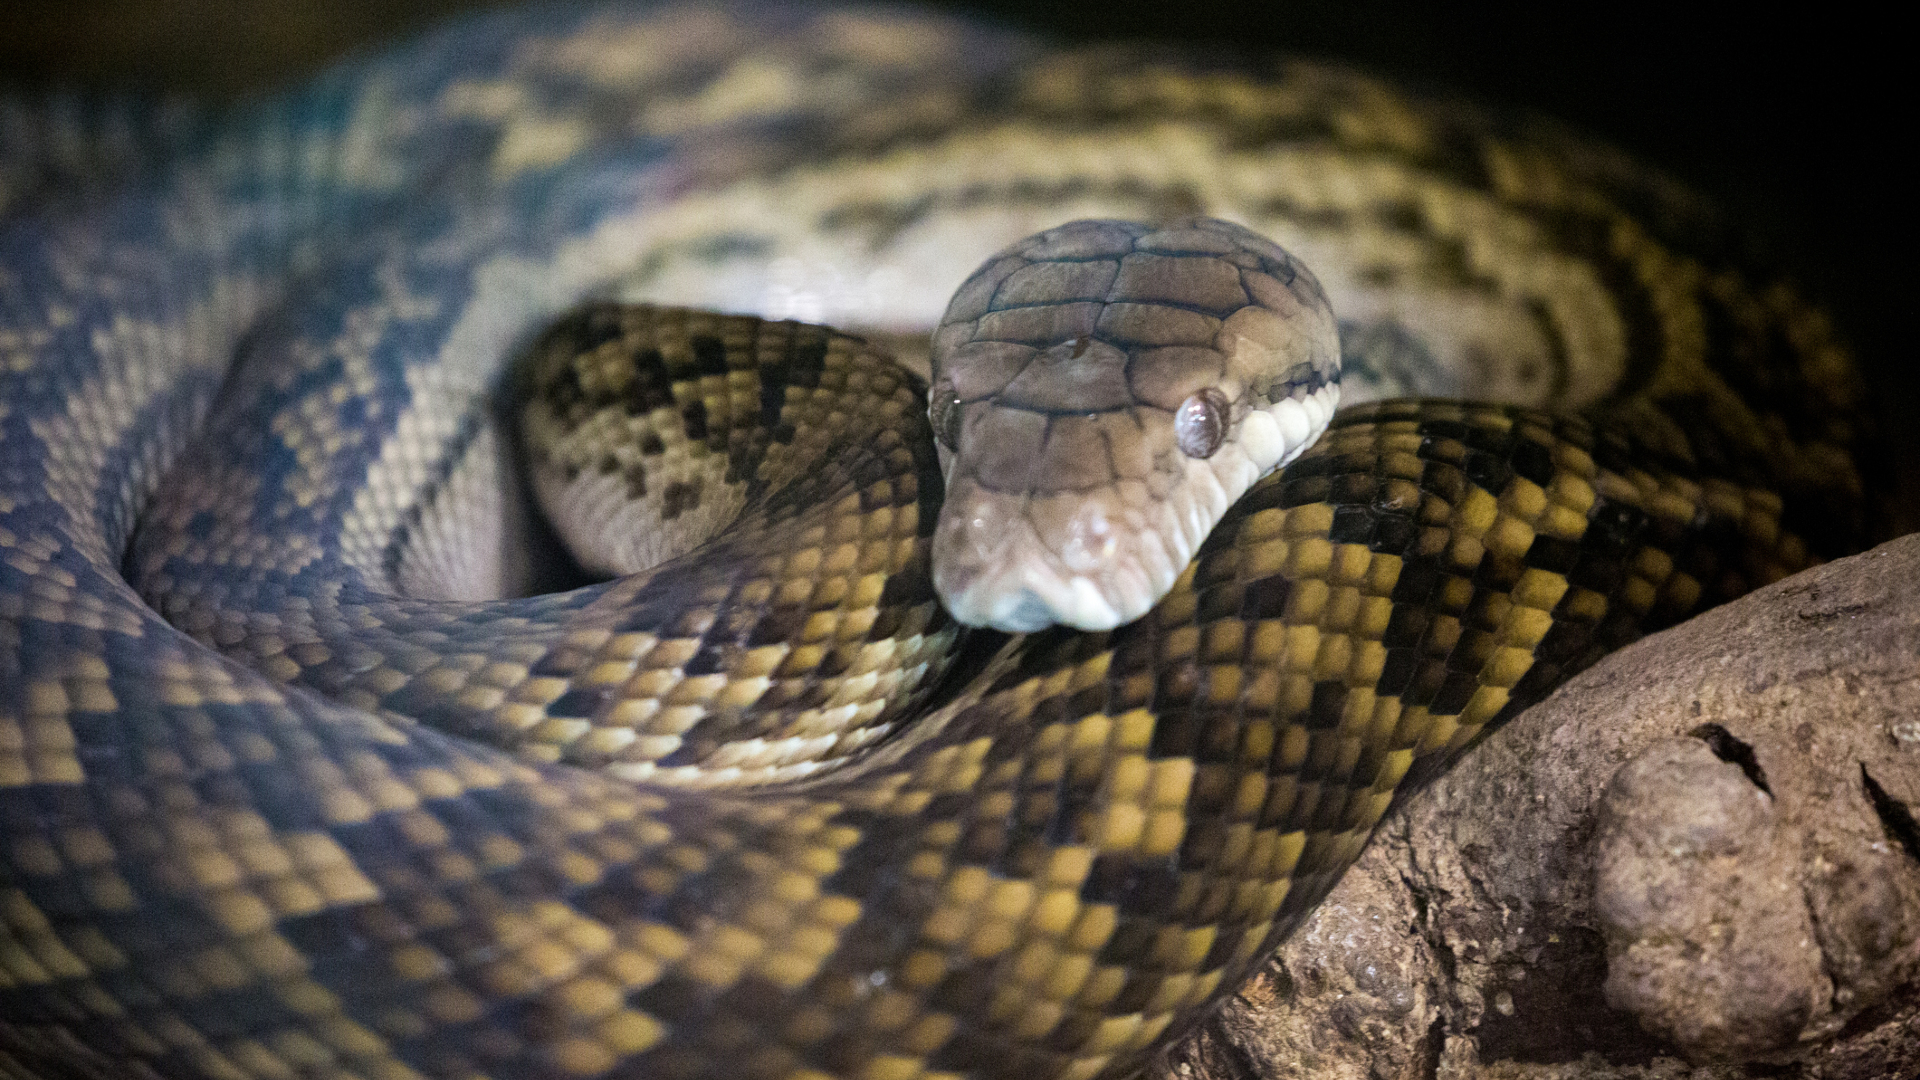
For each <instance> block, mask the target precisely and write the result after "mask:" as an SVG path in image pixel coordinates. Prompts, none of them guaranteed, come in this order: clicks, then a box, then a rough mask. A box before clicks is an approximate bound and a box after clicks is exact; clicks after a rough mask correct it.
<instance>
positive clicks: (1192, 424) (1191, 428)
mask: <svg viewBox="0 0 1920 1080" xmlns="http://www.w3.org/2000/svg"><path fill="white" fill-rule="evenodd" d="M1226 438H1227V395H1225V394H1223V393H1221V392H1220V391H1218V390H1216V389H1214V388H1213V387H1211V386H1209V387H1207V388H1206V389H1205V390H1201V391H1199V392H1198V393H1196V394H1194V395H1193V396H1192V397H1189V398H1188V399H1187V400H1185V401H1183V402H1181V403H1180V408H1179V411H1177V412H1175V413H1174V414H1173V441H1174V443H1175V444H1176V445H1178V446H1179V447H1180V452H1181V453H1183V454H1185V455H1187V456H1188V457H1190V458H1200V459H1203V460H1204V459H1206V458H1210V457H1212V456H1213V452H1214V451H1216V450H1218V449H1220V444H1221V443H1223V442H1225V441H1226Z"/></svg>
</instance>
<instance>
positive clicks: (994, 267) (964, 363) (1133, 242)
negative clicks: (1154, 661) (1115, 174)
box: [928, 218, 1340, 631]
mask: <svg viewBox="0 0 1920 1080" xmlns="http://www.w3.org/2000/svg"><path fill="white" fill-rule="evenodd" d="M1339 362H1340V350H1339V342H1338V339H1337V335H1336V331H1335V328H1334V320H1333V315H1332V312H1331V311H1330V310H1329V309H1328V306H1327V301H1326V297H1325V295H1324V294H1323V293H1322V292H1321V289H1320V285H1319V283H1318V282H1316V281H1315V280H1314V278H1313V276H1312V275H1311V274H1310V273H1308V272H1307V270H1306V269H1305V267H1303V266H1301V265H1300V264H1299V263H1298V262H1297V261H1295V260H1294V258H1293V257H1292V256H1290V255H1288V254H1287V253H1286V252H1285V251H1283V250H1282V249H1281V248H1280V247H1278V246H1277V245H1275V244H1273V243H1272V242H1270V241H1268V240H1266V239H1263V238H1262V237H1260V236H1258V235H1257V234H1255V233H1252V232H1250V231H1248V230H1247V229H1244V228H1242V227H1240V226H1238V225H1233V224H1230V223H1228V222H1224V221H1217V220H1214V219H1211V218H1188V219H1183V220H1180V221H1174V222H1170V223H1167V224H1164V225H1144V224H1138V223H1135V222H1125V221H1076V222H1072V223H1070V224H1067V225H1062V226H1060V227H1059V228H1056V229H1050V230H1048V231H1046V232H1043V233H1040V234H1038V235H1036V236H1033V237H1029V238H1028V239H1026V240H1023V241H1021V242H1020V243H1018V244H1015V245H1013V246H1012V247H1010V248H1008V249H1007V250H1005V251H1003V252H1001V253H1000V254H998V255H996V256H994V257H993V258H991V259H989V260H987V262H986V264H985V265H983V266H981V267H980V269H979V270H977V271H975V272H974V274H973V276H972V277H970V278H968V279H967V281H966V282H965V283H964V284H963V285H961V287H960V289H959V291H958V292H956V293H955V295H954V298H953V302H952V303H951V304H950V305H949V306H948V308H947V313H946V316H945V317H944V318H943V319H942V321H941V323H940V326H939V328H938V329H937V330H936V331H935V333H934V340H933V364H932V376H933V386H932V392H931V396H930V399H929V407H928V414H929V416H930V418H931V419H932V422H933V428H934V431H935V432H936V434H937V436H938V438H939V441H940V454H941V460H942V463H943V464H944V465H945V467H946V472H947V499H946V503H945V505H944V507H943V509H942V511H941V516H940V521H939V524H938V526H937V528H936V530H935V533H934V541H933V564H934V585H935V587H936V588H937V589H938V590H939V592H940V596H941V599H942V601H943V602H944V603H945V604H946V605H947V607H948V609H949V610H950V611H952V612H953V614H954V616H955V617H956V618H958V619H959V620H960V621H962V622H965V623H970V624H973V625H982V626H993V627H997V628H999V629H1002V630H1009V631H1030V630H1038V629H1041V628H1043V627H1046V626H1049V625H1053V624H1055V623H1059V624H1063V625H1067V626H1073V627H1078V628H1080V629H1083V630H1105V629H1111V628H1113V627H1115V626H1118V625H1120V624H1122V623H1126V622H1130V621H1132V620H1134V619H1136V618H1139V617H1140V616H1141V615H1143V614H1145V613H1146V611H1147V610H1148V609H1149V608H1151V607H1152V606H1153V604H1154V603H1156V602H1157V601H1158V600H1159V599H1160V597H1161V596H1163V595H1165V593H1166V592H1167V590H1168V589H1170V588H1171V587H1172V586H1173V583H1174V580H1175V579H1176V578H1177V577H1178V576H1179V574H1180V572H1181V571H1182V570H1184V569H1185V568H1186V565H1187V562H1188V561H1189V560H1190V559H1191V558H1192V556H1193V553H1194V551H1195V550H1196V549H1197V548H1198V547H1199V545H1200V542H1201V541H1202V540H1203V539H1204V538H1205V537H1206V534H1207V533H1208V532H1209V531H1210V530H1211V529H1212V528H1213V526H1214V524H1215V523H1216V522H1217V521H1219V519H1220V516H1221V515H1222V514H1223V513H1225V511H1226V509H1227V507H1228V506H1230V505H1232V503H1233V501H1234V500H1236V499H1238V498H1239V497H1240V495H1241V494H1242V493H1244V492H1245V491H1246V490H1247V488H1248V487H1250V486H1251V485H1252V484H1253V483H1254V481H1256V480H1258V479H1259V478H1260V477H1261V476H1264V475H1266V474H1267V473H1269V472H1271V471H1272V470H1273V469H1275V468H1277V467H1279V466H1280V465H1283V464H1285V463H1286V462H1288V461H1291V460H1293V458H1294V457H1296V456H1298V455H1299V453H1300V452H1301V451H1302V450H1304V449H1306V447H1307V446H1308V445H1310V444H1311V443H1312V442H1313V440H1314V439H1315V438H1318V437H1319V434H1320V432H1321V430H1323V429H1324V428H1325V426H1326V422H1327V420H1328V419H1329V418H1330V417H1331V416H1332V413H1333V408H1334V405H1335V404H1336V403H1337V402H1338V398H1339V385H1338V378H1339Z"/></svg>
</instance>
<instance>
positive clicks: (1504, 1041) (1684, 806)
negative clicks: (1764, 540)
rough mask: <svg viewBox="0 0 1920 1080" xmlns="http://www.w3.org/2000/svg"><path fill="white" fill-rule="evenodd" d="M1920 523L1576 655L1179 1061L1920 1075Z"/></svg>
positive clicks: (1246, 1066)
mask: <svg viewBox="0 0 1920 1080" xmlns="http://www.w3.org/2000/svg"><path fill="white" fill-rule="evenodd" d="M1917 809H1920V535H1915V536H1908V537H1905V538H1903V539H1900V540H1896V541H1893V542H1891V543H1888V544H1885V545H1883V546H1881V547H1879V548H1876V549H1875V550H1873V551H1871V552H1868V553H1866V554H1864V555H1860V556H1857V557H1855V558H1851V559H1846V560H1842V561H1840V562H1836V563H1833V564H1830V565H1828V566H1825V567H1820V568H1817V569H1815V570H1813V571H1810V572H1808V573H1806V574H1802V575H1799V576H1797V577H1794V578H1792V579H1790V580H1787V581H1783V582H1780V583H1778V584H1776V585H1774V586H1772V587H1770V588H1767V589H1764V590H1761V591H1760V592H1758V593H1755V594H1754V595H1752V596H1750V597H1748V598H1746V599H1744V600H1741V601H1739V602H1737V603H1734V604H1730V605H1728V606H1726V607H1724V608H1721V609H1719V610H1716V611H1713V612H1709V613H1707V614H1706V615H1704V616H1701V617H1700V618H1698V619H1694V620H1692V621H1691V622H1689V623H1687V624H1685V625H1683V626H1679V627H1675V628H1674V629H1672V630H1668V631H1666V632H1664V633H1661V634H1657V635H1654V636H1652V637H1649V638H1647V639H1646V640H1644V641H1642V642H1639V643H1638V644H1636V645H1634V646H1632V647H1630V648H1628V649H1625V650H1622V651H1621V652H1620V653H1618V654H1616V655H1614V656H1612V657H1609V658H1608V660H1607V661H1606V662H1604V663H1602V664H1600V665H1598V666H1596V667H1595V668H1593V669H1592V670H1590V671H1588V672H1586V673H1585V674H1583V675H1581V676H1580V677H1578V678H1575V679H1574V680H1572V681H1571V682H1570V683H1568V684H1567V685H1566V686H1565V687H1563V688H1562V689H1561V690H1560V691H1559V692H1558V693H1556V694H1554V695H1553V696H1552V697H1551V698H1550V699H1548V700H1547V701H1545V702H1543V703H1542V704H1541V705H1539V706H1537V707H1536V708H1534V709H1532V710H1530V711H1529V712H1527V713H1526V714H1525V715H1523V716H1522V717H1520V718H1519V719H1518V720H1516V721H1514V722H1513V723H1512V724H1510V725H1508V726H1507V728H1506V729H1504V730H1502V731H1500V732H1497V733H1496V734H1495V735H1493V736H1492V737H1490V738H1489V739H1488V740H1487V741H1486V742H1485V743H1484V744H1483V745H1481V746H1479V747H1478V748H1476V749H1475V750H1474V751H1473V752H1472V753H1471V754H1470V755H1469V756H1468V757H1467V758H1466V759H1465V760H1464V761H1462V762H1461V763H1460V764H1459V765H1457V766H1456V767H1455V768H1454V769H1453V770H1452V771H1451V772H1450V773H1449V774H1448V775H1447V776H1445V777H1443V778H1441V779H1440V780H1439V781H1437V782H1436V783H1434V784H1433V785H1431V786H1430V787H1428V788H1427V789H1426V790H1424V791H1422V792H1420V793H1419V794H1418V795H1417V796H1416V797H1414V798H1412V799H1410V800H1408V801H1407V802H1406V803H1405V805H1403V806H1401V807H1399V808H1398V809H1396V811H1395V812H1394V813H1392V814H1391V815H1389V817H1388V819H1387V821H1385V822H1384V823H1383V824H1382V826H1381V829H1380V831H1379V833H1378V834H1377V835H1376V837H1375V839H1374V842H1373V844H1372V845H1371V846H1370V847H1369V849H1368V851H1367V853H1366V854H1365V855H1364V856H1363V858H1362V859H1361V861H1360V862H1359V863H1358V864H1357V865H1356V866H1355V867H1354V868H1353V869H1352V870H1351V871H1349V872H1348V874H1347V876H1346V878H1345V879H1344V880H1343V881H1342V882H1341V885H1340V887H1339V889H1338V890H1336V891H1335V893H1334V894H1333V895H1332V896H1331V897H1330V898H1329V899H1328V900H1327V901H1326V902H1325V903H1324V904H1323V905H1322V906H1321V907H1320V908H1319V909H1318V911H1316V913H1315V915H1314V917H1313V918H1312V920H1311V921H1310V922H1309V923H1308V924H1307V926H1306V927H1304V928H1303V930H1302V931H1301V932H1300V933H1298V934H1296V935H1295V937H1294V939H1293V940H1292V941H1291V942H1289V943H1288V944H1287V946H1286V947H1285V948H1284V949H1283V950H1282V952H1281V953H1280V954H1279V955H1278V956H1276V957H1275V958H1274V960H1273V961H1272V962H1271V963H1270V964H1269V965H1268V967H1267V968H1266V970H1265V971H1264V972H1263V973H1262V974H1261V976H1260V977H1259V978H1257V979H1255V980H1254V981H1253V983H1252V984H1251V985H1249V986H1248V987H1247V988H1246V989H1245V990H1243V991H1242V992H1241V994H1240V995H1239V996H1238V997H1236V998H1235V999H1233V1000H1231V1001H1230V1002H1229V1003H1228V1004H1227V1006H1226V1007H1225V1008H1224V1009H1222V1010H1221V1011H1220V1012H1219V1014H1218V1015H1217V1016H1216V1017H1215V1018H1214V1019H1213V1020H1212V1021H1211V1022H1209V1023H1208V1024H1207V1025H1206V1026H1205V1027H1204V1028H1203V1029H1202V1030H1201V1031H1199V1032H1197V1033H1196V1035H1195V1037H1193V1038H1190V1039H1188V1040H1186V1041H1185V1042H1184V1043H1182V1044H1181V1045H1179V1046H1178V1047H1176V1048H1175V1049H1174V1050H1173V1051H1172V1052H1171V1053H1169V1054H1168V1055H1167V1057H1166V1059H1165V1060H1164V1061H1163V1062H1162V1063H1161V1065H1160V1067H1159V1070H1158V1071H1159V1075H1161V1076H1163V1077H1180V1078H1184V1080H1228V1078H1235V1080H1239V1078H1250V1077H1262V1078H1272V1077H1315V1078H1321V1077H1325V1078H1333V1080H1402V1078H1405V1080H1415V1078H1418V1080H1430V1078H1432V1080H1469V1078H1496V1077H1497V1078H1501V1080H1522V1078H1526V1080H1547V1078H1553V1080H1601V1078H1609V1080H1611V1078H1626V1077H1635V1078H1656V1077H1658V1078H1671V1080H1679V1078H1682V1077H1685V1078H1689V1080H1732V1078H1734V1077H1742V1078H1745V1077H1753V1076H1767V1077H1779V1078H1802V1080H1813V1078H1820V1080H1842V1078H1846V1080H1867V1078H1874V1080H1880V1078H1888V1077H1913V1076H1920V827H1916V824H1915V821H1914V816H1915V811H1916V810H1917Z"/></svg>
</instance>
